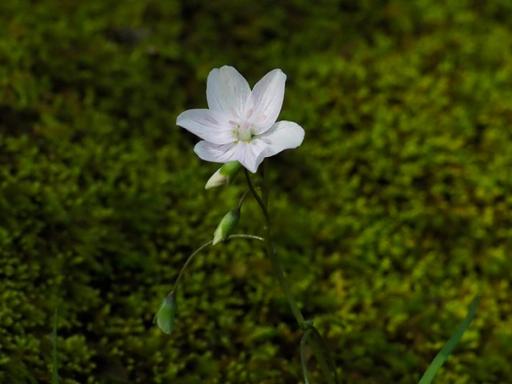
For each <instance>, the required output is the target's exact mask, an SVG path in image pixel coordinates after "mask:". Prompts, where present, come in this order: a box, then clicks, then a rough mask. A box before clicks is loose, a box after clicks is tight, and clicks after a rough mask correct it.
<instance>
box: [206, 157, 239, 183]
mask: <svg viewBox="0 0 512 384" xmlns="http://www.w3.org/2000/svg"><path fill="white" fill-rule="evenodd" d="M239 169H240V163H239V162H238V161H229V162H227V163H226V164H224V165H223V166H222V167H220V168H219V169H218V170H217V172H215V173H214V174H213V175H212V176H211V177H210V178H209V179H208V181H207V182H206V185H205V186H204V189H210V188H215V187H220V186H221V185H225V184H228V183H229V182H230V180H231V179H232V178H233V177H234V176H235V175H236V173H237V172H238V170H239Z"/></svg>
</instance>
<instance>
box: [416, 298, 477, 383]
mask: <svg viewBox="0 0 512 384" xmlns="http://www.w3.org/2000/svg"><path fill="white" fill-rule="evenodd" d="M479 302H480V296H479V295H477V296H476V297H475V298H474V299H473V301H472V302H471V304H469V307H468V314H467V315H466V317H465V318H464V320H462V322H461V323H460V324H459V326H458V327H457V329H456V330H455V332H454V333H453V335H452V337H450V340H448V341H447V343H446V344H445V345H444V346H443V348H442V349H441V350H440V351H439V353H438V354H437V355H436V357H434V360H432V362H431V363H430V365H429V366H428V368H427V370H426V371H425V373H424V374H423V376H422V377H421V379H420V381H419V382H418V384H430V383H431V382H432V380H433V379H434V377H435V375H436V374H437V371H438V370H439V368H441V366H442V365H443V364H444V363H445V361H446V360H447V359H448V357H449V356H450V354H451V353H452V351H453V350H454V348H455V347H456V346H457V344H458V342H459V341H460V339H461V338H462V335H463V334H464V332H465V331H466V329H468V327H469V325H470V324H471V322H472V321H473V319H474V317H475V314H476V309H477V307H478V304H479Z"/></svg>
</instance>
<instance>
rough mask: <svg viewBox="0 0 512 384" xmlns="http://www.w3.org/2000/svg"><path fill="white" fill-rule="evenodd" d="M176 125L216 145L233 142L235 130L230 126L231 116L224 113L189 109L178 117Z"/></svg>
mask: <svg viewBox="0 0 512 384" xmlns="http://www.w3.org/2000/svg"><path fill="white" fill-rule="evenodd" d="M176 125H179V126H180V127H183V128H185V129H186V130H187V131H190V132H192V133H193V134H194V135H196V136H199V137H200V138H201V139H203V140H207V141H209V142H211V143H214V144H227V143H231V142H233V133H232V129H233V128H232V127H231V125H230V124H229V116H227V115H226V114H224V113H222V112H216V111H210V110H208V109H189V110H188V111H185V112H182V113H181V114H180V115H179V116H178V118H177V119H176Z"/></svg>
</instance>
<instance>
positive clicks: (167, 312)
mask: <svg viewBox="0 0 512 384" xmlns="http://www.w3.org/2000/svg"><path fill="white" fill-rule="evenodd" d="M175 318H176V300H175V298H174V294H172V293H171V294H169V295H167V297H166V298H165V299H164V301H163V302H162V305H161V306H160V309H159V310H158V312H157V314H156V315H155V320H156V324H157V325H158V328H160V330H161V331H162V332H164V333H166V334H168V335H170V334H171V332H172V331H173V329H174V319H175Z"/></svg>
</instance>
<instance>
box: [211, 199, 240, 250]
mask: <svg viewBox="0 0 512 384" xmlns="http://www.w3.org/2000/svg"><path fill="white" fill-rule="evenodd" d="M239 220H240V208H235V209H232V210H231V211H229V212H228V213H226V215H224V217H223V218H222V220H221V221H220V223H219V225H218V226H217V229H215V232H214V234H213V242H212V245H216V244H218V243H220V242H221V241H223V240H226V239H227V238H228V236H229V235H230V234H231V233H232V232H233V229H235V227H236V225H237V224H238V221H239Z"/></svg>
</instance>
